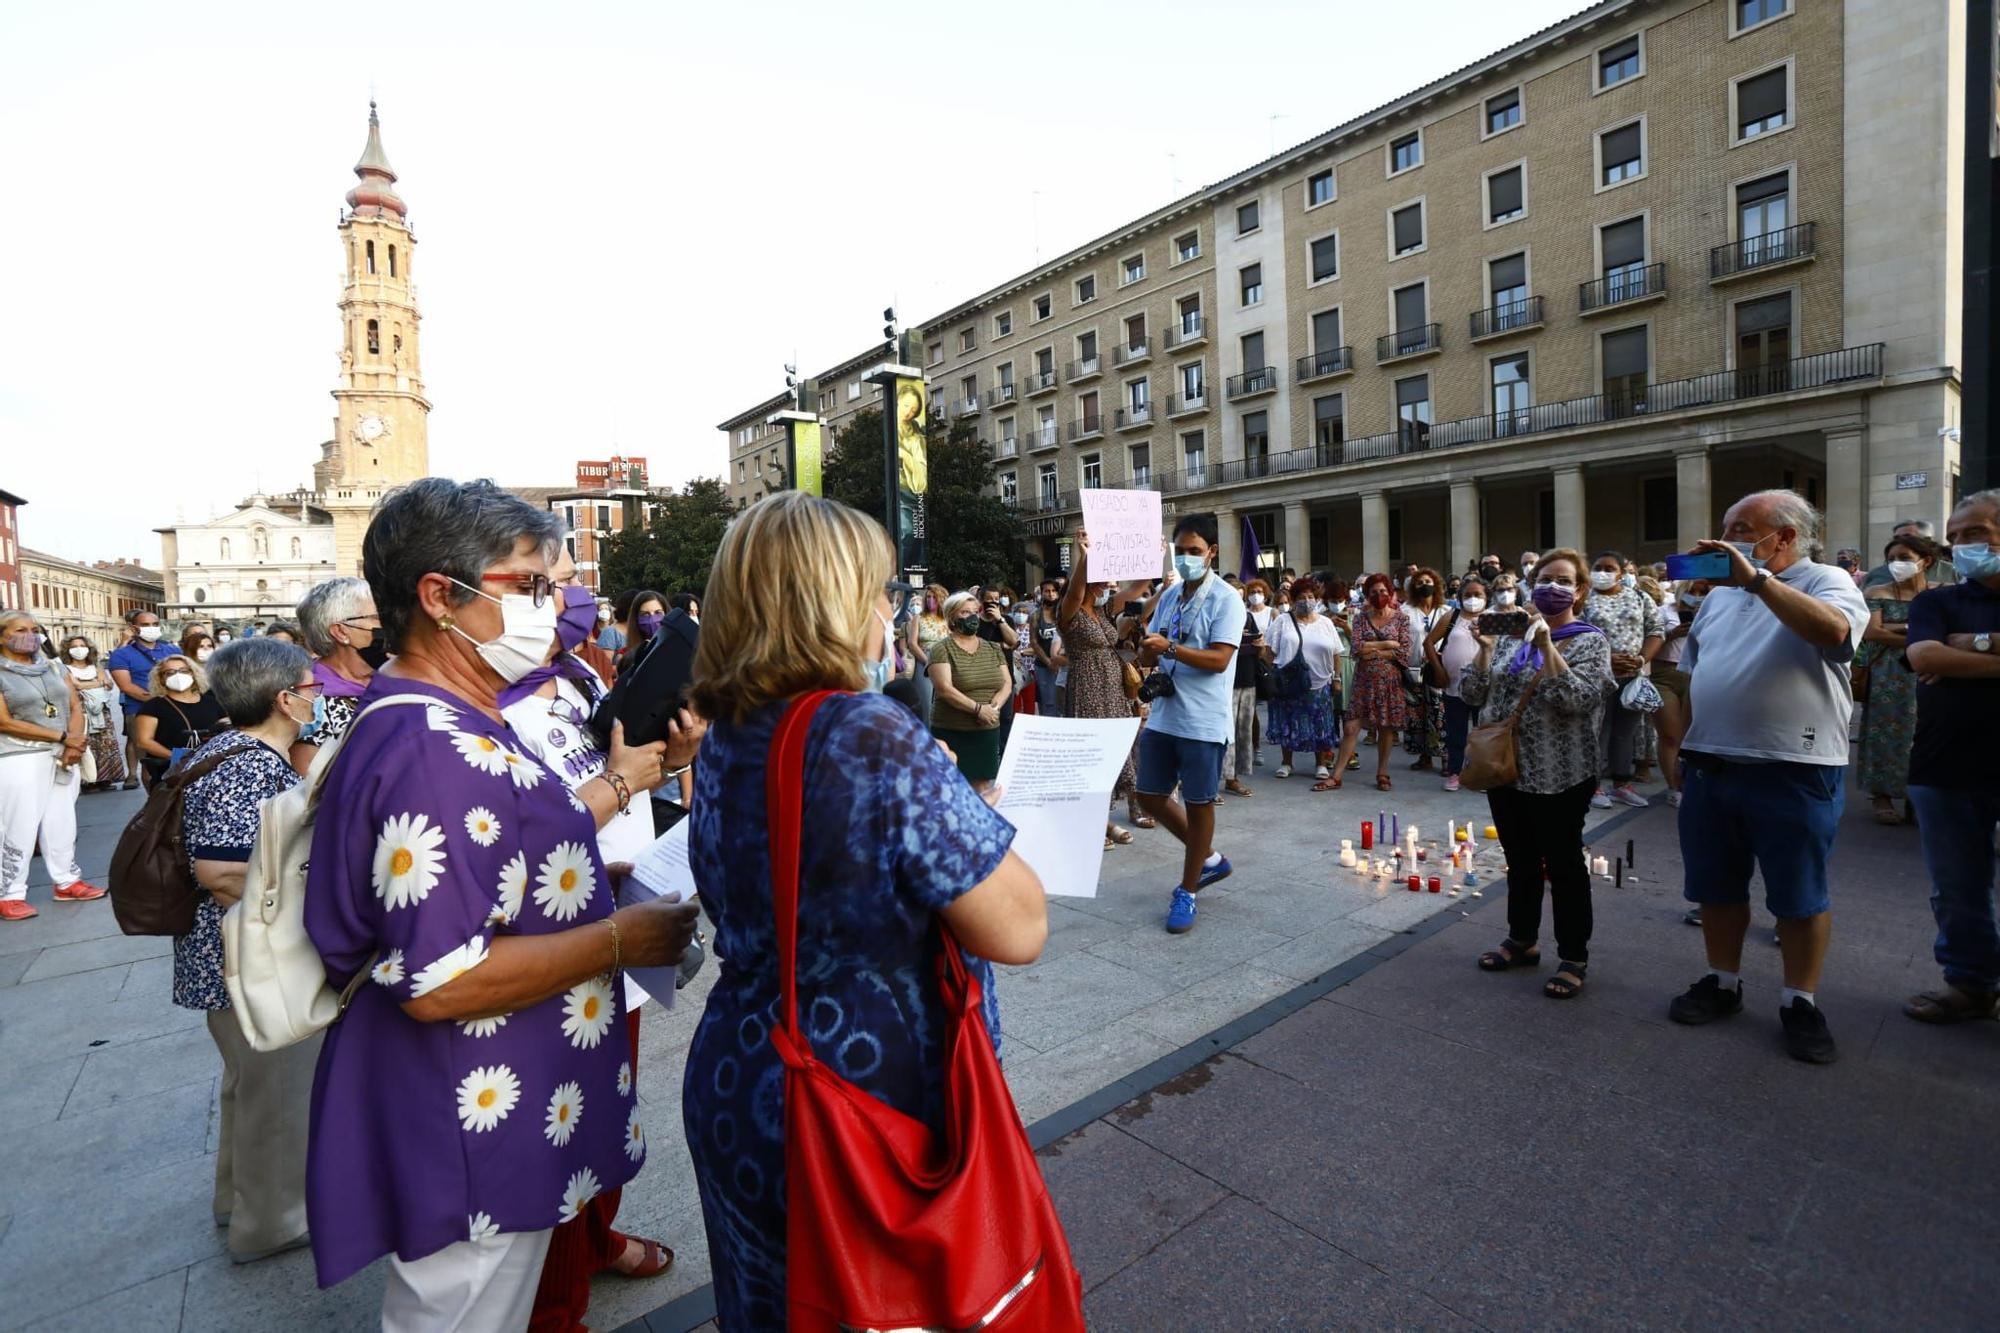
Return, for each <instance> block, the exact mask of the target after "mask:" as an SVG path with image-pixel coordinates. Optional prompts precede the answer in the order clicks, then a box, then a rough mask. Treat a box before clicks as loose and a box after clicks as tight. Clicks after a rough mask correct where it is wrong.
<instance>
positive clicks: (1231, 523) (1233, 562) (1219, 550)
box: [1160, 509, 1243, 574]
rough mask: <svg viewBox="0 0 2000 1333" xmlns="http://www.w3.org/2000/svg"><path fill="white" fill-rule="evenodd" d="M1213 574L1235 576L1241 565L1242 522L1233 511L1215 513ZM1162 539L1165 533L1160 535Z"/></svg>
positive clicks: (1226, 510) (1224, 510) (1219, 510)
mask: <svg viewBox="0 0 2000 1333" xmlns="http://www.w3.org/2000/svg"><path fill="white" fill-rule="evenodd" d="M1215 534H1216V543H1215V572H1216V573H1218V574H1235V573H1237V572H1239V571H1238V570H1237V566H1238V565H1240V564H1242V563H1243V520H1242V519H1241V518H1239V517H1237V514H1236V511H1235V510H1234V509H1218V510H1216V511H1215ZM1160 535H1161V536H1162V537H1164V536H1166V535H1167V534H1166V533H1164V532H1163V533H1161V534H1160Z"/></svg>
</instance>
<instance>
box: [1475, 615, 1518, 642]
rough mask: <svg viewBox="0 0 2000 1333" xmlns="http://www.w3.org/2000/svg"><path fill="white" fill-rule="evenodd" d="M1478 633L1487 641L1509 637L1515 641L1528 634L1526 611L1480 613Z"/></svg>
mask: <svg viewBox="0 0 2000 1333" xmlns="http://www.w3.org/2000/svg"><path fill="white" fill-rule="evenodd" d="M1479 632H1480V633H1481V634H1483V635H1485V636H1486V637H1487V638H1489V639H1497V638H1499V637H1500V636H1501V635H1503V634H1505V635H1509V636H1511V637H1513V638H1516V639H1522V638H1526V637H1527V634H1528V613H1527V612H1526V611H1482V612H1480V613H1479Z"/></svg>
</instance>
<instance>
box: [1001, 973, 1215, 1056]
mask: <svg viewBox="0 0 2000 1333" xmlns="http://www.w3.org/2000/svg"><path fill="white" fill-rule="evenodd" d="M1176 989H1179V988H1178V987H1177V986H1175V985H1174V984H1173V981H1172V980H1171V979H1169V978H1163V977H1158V976H1153V975H1149V974H1147V973H1144V972H1135V971H1133V970H1132V969H1130V968H1126V967H1120V966H1119V965H1118V964H1116V963H1114V962H1112V961H1111V960H1110V959H1108V958H1101V957H1099V956H1098V955H1096V954H1094V953H1090V952H1088V951H1085V952H1082V953H1073V954H1069V955H1066V956H1065V957H1062V958H1058V959H1056V960H1055V961H1054V962H1052V963H1048V964H1046V965H1044V966H1040V967H1035V968H1027V969H1021V968H1017V969H1012V970H1010V972H1009V973H1008V974H1007V975H1006V976H1003V977H1001V978H1000V981H999V991H1000V1024H1001V1027H1002V1028H1004V1029H1005V1030H1007V1031H1010V1032H1019V1033H1020V1034H1021V1036H1022V1037H1023V1038H1025V1039H1026V1040H1027V1041H1028V1042H1029V1043H1030V1044H1031V1045H1033V1046H1034V1047H1035V1048H1036V1049H1038V1050H1044V1051H1047V1050H1053V1049H1054V1048H1056V1047H1058V1046H1060V1045H1062V1044H1063V1043H1064V1042H1066V1041H1069V1040H1071V1039H1073V1038H1075V1037H1079V1036H1082V1035H1083V1034H1084V1033H1086V1032H1088V1031H1090V1030H1092V1029H1093V1028H1096V1027H1099V1026H1101V1025H1103V1024H1105V1023H1109V1022H1112V1021H1114V1020H1116V1019H1119V1018H1122V1017H1124V1016H1125V1015H1126V1014H1129V1013H1131V1012H1132V1011H1133V1010H1135V1009H1142V1008H1144V1007H1145V1006H1146V1005H1149V1004H1151V1003H1152V1002H1153V1001H1155V1000H1157V999H1159V998H1160V997H1161V996H1163V995H1166V994H1168V993H1169V992H1171V991H1173V990H1176Z"/></svg>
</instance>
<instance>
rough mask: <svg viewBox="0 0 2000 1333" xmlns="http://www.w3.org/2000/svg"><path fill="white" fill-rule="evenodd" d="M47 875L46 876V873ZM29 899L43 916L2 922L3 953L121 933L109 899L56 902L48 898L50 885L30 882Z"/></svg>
mask: <svg viewBox="0 0 2000 1333" xmlns="http://www.w3.org/2000/svg"><path fill="white" fill-rule="evenodd" d="M44 878H45V879H46V876H45V877H44ZM28 901H29V902H30V903H31V904H33V905H34V906H35V907H36V908H38V909H39V910H40V912H41V915H40V916H37V917H35V918H33V919H32V920H28V921H17V922H12V923H10V924H8V925H5V926H0V954H13V953H38V952H40V951H41V950H43V949H47V948H51V947H53V946H55V945H58V944H75V943H77V942H78V941H81V940H99V939H105V938H107V937H109V936H112V935H117V934H119V930H118V920H117V918H116V917H114V916H112V914H111V903H110V901H109V900H108V899H99V900H98V901H96V902H90V903H57V902H53V901H51V900H50V898H49V886H48V885H47V884H43V885H41V886H40V887H36V886H34V885H32V884H31V885H30V886H29V889H28Z"/></svg>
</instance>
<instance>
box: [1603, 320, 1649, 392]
mask: <svg viewBox="0 0 2000 1333" xmlns="http://www.w3.org/2000/svg"><path fill="white" fill-rule="evenodd" d="M1645 373H1646V331H1645V330H1644V329H1620V330H1619V331H1618V332H1616V333H1607V334H1605V335H1604V378H1605V379H1606V380H1607V381H1609V380H1615V379H1620V378H1623V377H1624V376H1626V375H1643V374H1645Z"/></svg>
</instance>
